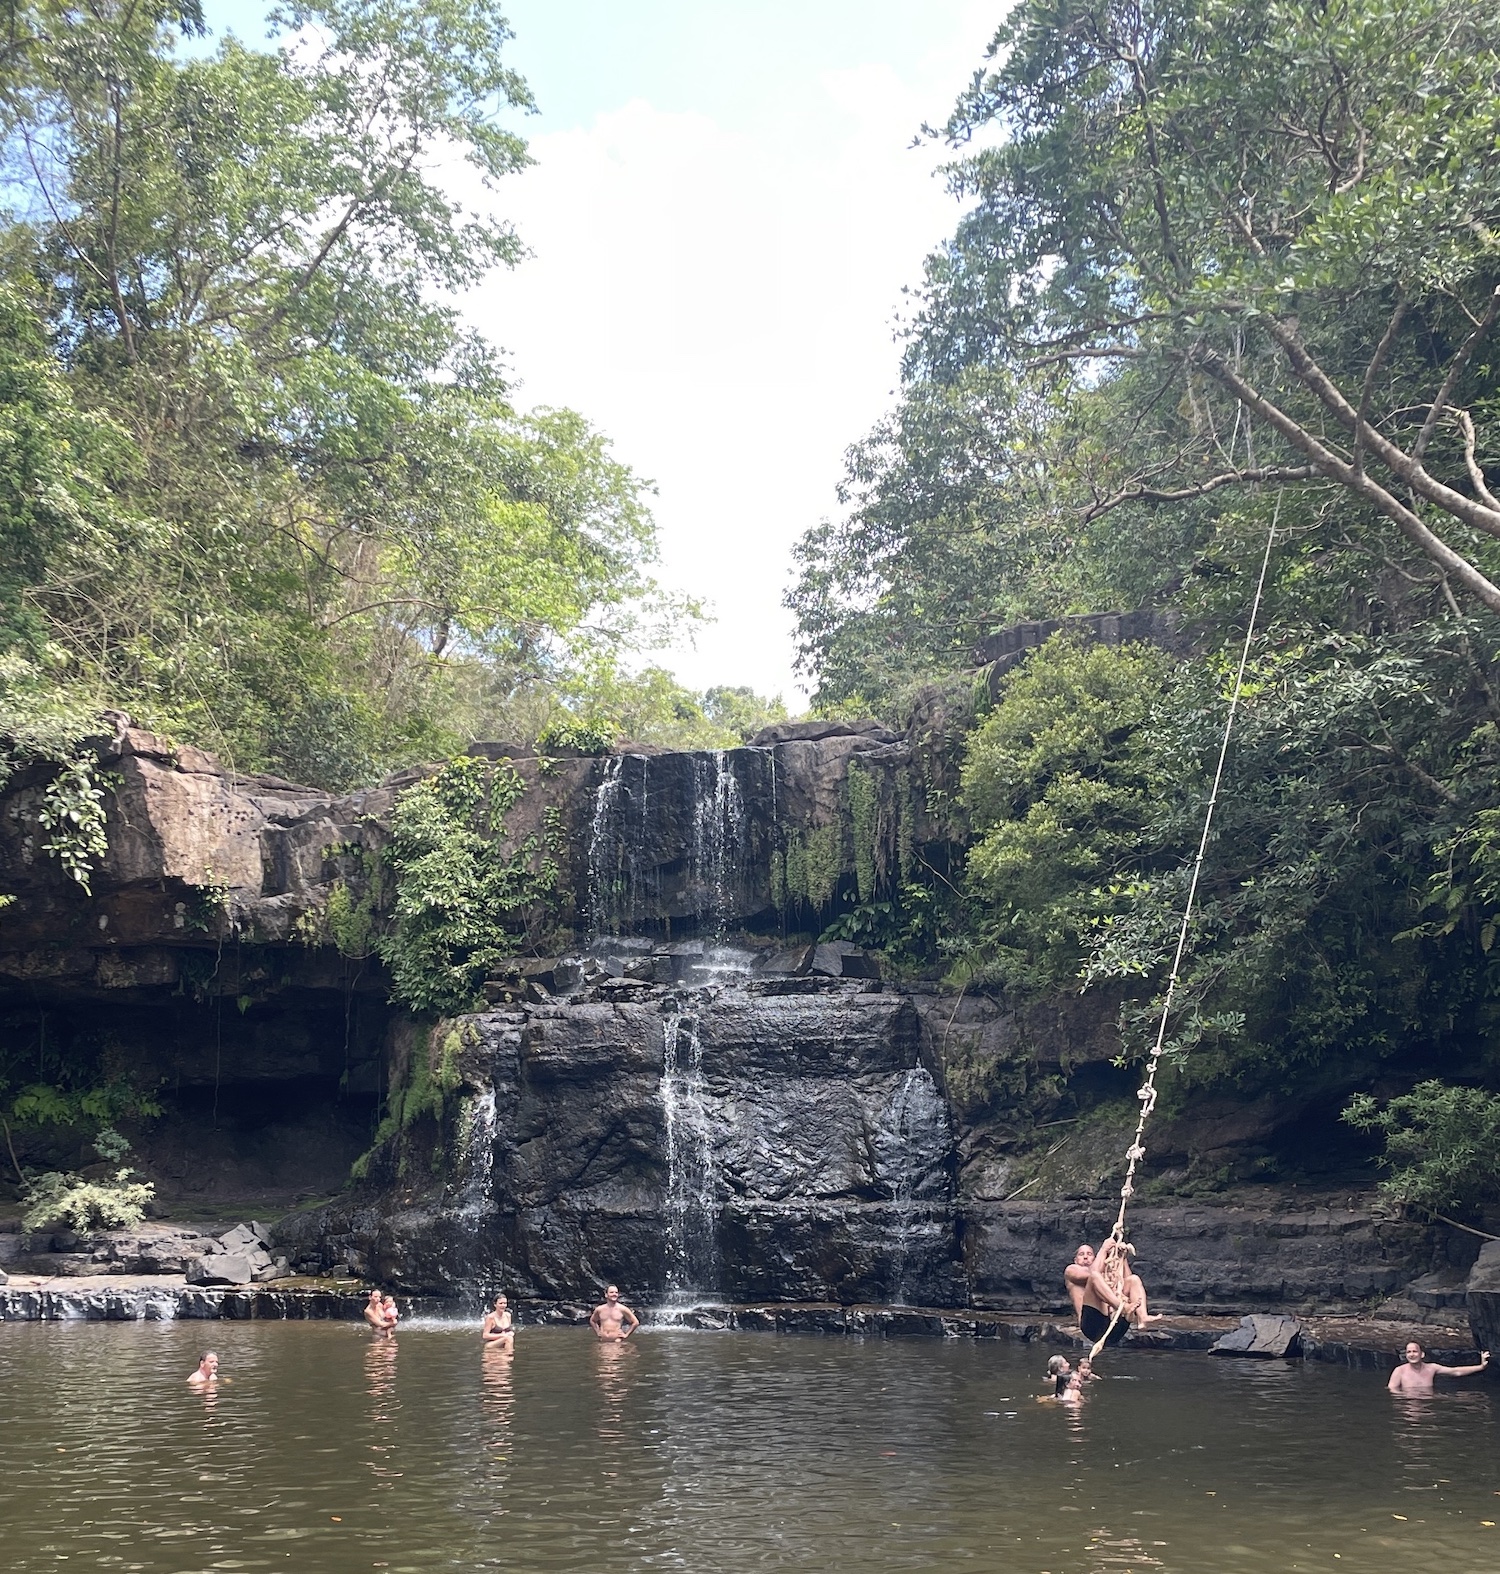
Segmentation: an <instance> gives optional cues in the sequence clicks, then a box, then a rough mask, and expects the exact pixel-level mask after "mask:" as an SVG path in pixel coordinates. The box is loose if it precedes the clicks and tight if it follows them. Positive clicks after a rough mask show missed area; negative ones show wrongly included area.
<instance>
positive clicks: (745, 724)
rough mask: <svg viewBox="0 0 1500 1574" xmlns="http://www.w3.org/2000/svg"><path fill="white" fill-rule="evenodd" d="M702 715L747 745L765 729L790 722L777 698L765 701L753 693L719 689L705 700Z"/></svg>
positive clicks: (704, 698) (783, 706)
mask: <svg viewBox="0 0 1500 1574" xmlns="http://www.w3.org/2000/svg"><path fill="white" fill-rule="evenodd" d="M703 714H704V715H705V716H706V717H707V719H708V720H709V721H710V722H711V723H712V724H713V725H714V726H715V727H722V728H723V729H724V730H725V731H726V732H728V733H732V734H733V736H734V738H735V741H736V742H739V743H748V742H749V741H750V740H751V739H752V738H753V737H754V736H755V735H756V733H758V732H760V731H761V730H762V729H763V728H766V727H771V726H774V725H775V724H776V723H777V722H779V721H786V720H787V709H786V706H785V705H784V704H783V703H782V699H781V696H780V695H779V694H778V695H776V696H775V697H774V698H772V699H769V700H767V699H762V698H761V696H760V695H759V694H757V693H756V692H755V690H754V689H750V688H745V687H743V686H741V687H739V688H730V687H726V686H724V685H720V686H719V687H718V688H712V689H709V690H708V691H707V692H706V693H705V694H704V696H703Z"/></svg>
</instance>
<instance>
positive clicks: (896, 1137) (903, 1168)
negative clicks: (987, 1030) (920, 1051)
mask: <svg viewBox="0 0 1500 1574" xmlns="http://www.w3.org/2000/svg"><path fill="white" fill-rule="evenodd" d="M932 1088H933V1083H932V1077H931V1075H930V1074H929V1073H928V1071H927V1069H926V1067H925V1066H921V1065H917V1066H913V1067H912V1068H911V1070H910V1071H908V1072H907V1073H906V1075H905V1076H904V1077H902V1079H901V1082H900V1084H899V1085H898V1086H897V1087H896V1089H895V1090H894V1092H893V1093H892V1095H891V1104H890V1108H889V1110H888V1111H887V1114H886V1125H887V1131H888V1134H889V1138H890V1141H891V1144H892V1147H893V1149H894V1153H893V1158H894V1160H895V1162H894V1164H893V1166H892V1169H891V1174H890V1180H889V1183H888V1184H889V1185H890V1189H891V1201H892V1202H893V1203H894V1204H895V1207H896V1229H895V1256H894V1262H893V1264H892V1269H893V1272H892V1286H891V1302H892V1304H893V1305H896V1306H905V1305H906V1269H907V1263H908V1261H909V1259H910V1256H911V1237H912V1215H913V1203H912V1198H913V1194H914V1193H915V1191H916V1187H917V1182H918V1181H919V1180H920V1179H921V1165H920V1160H921V1154H920V1153H919V1152H918V1141H917V1138H918V1136H919V1133H918V1131H917V1130H916V1129H914V1128H915V1127H916V1126H919V1125H920V1122H921V1114H922V1112H923V1110H924V1109H925V1108H926V1107H927V1106H928V1105H929V1104H930V1093H931V1090H932ZM914 1117H915V1119H914Z"/></svg>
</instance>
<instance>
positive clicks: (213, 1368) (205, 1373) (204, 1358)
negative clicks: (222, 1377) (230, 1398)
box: [188, 1350, 219, 1388]
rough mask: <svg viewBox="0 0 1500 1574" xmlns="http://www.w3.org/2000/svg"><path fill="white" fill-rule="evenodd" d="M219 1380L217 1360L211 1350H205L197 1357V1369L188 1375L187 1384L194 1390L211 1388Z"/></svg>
mask: <svg viewBox="0 0 1500 1574" xmlns="http://www.w3.org/2000/svg"><path fill="white" fill-rule="evenodd" d="M218 1380H219V1358H218V1356H217V1355H216V1354H215V1353H214V1352H213V1351H212V1350H205V1351H204V1352H203V1354H202V1355H200V1356H199V1357H198V1369H197V1370H196V1371H194V1372H189V1373H188V1382H189V1383H190V1384H191V1385H192V1386H193V1387H194V1388H212V1387H213V1385H214V1384H215V1383H217V1382H218Z"/></svg>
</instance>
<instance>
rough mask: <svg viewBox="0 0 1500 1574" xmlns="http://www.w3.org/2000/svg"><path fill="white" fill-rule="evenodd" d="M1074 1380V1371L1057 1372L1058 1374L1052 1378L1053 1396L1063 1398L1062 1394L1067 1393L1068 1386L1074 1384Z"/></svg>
mask: <svg viewBox="0 0 1500 1574" xmlns="http://www.w3.org/2000/svg"><path fill="white" fill-rule="evenodd" d="M1072 1382H1073V1373H1072V1372H1059V1373H1058V1374H1057V1376H1056V1377H1054V1378H1053V1379H1052V1395H1053V1397H1054V1398H1061V1397H1062V1395H1064V1394H1065V1393H1067V1391H1068V1388H1069V1386H1070V1385H1071V1384H1072Z"/></svg>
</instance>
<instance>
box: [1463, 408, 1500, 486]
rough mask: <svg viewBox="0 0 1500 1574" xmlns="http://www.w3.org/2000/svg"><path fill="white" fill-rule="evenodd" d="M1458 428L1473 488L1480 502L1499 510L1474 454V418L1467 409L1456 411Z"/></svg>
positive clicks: (1465, 463)
mask: <svg viewBox="0 0 1500 1574" xmlns="http://www.w3.org/2000/svg"><path fill="white" fill-rule="evenodd" d="M1458 429H1459V431H1461V432H1462V433H1463V434H1464V465H1465V467H1466V468H1467V469H1468V472H1469V479H1470V480H1471V481H1472V482H1473V483H1474V490H1475V491H1476V492H1477V493H1478V494H1479V500H1480V502H1482V503H1488V504H1489V505H1490V507H1491V508H1493V509H1496V510H1500V500H1497V499H1496V497H1495V494H1494V493H1493V492H1491V491H1490V489H1489V487H1488V486H1487V485H1486V484H1485V479H1484V470H1483V469H1482V467H1481V466H1480V463H1479V460H1478V459H1477V458H1476V457H1475V454H1474V446H1475V443H1474V418H1473V416H1471V415H1470V414H1469V412H1468V411H1467V410H1460V411H1459V412H1458Z"/></svg>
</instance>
